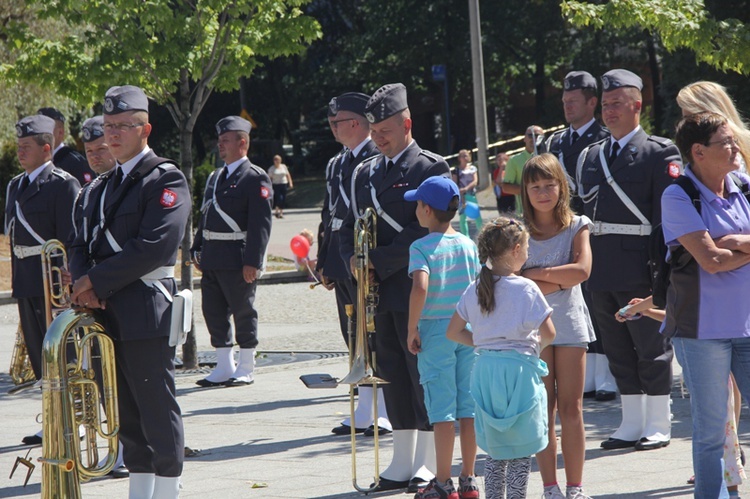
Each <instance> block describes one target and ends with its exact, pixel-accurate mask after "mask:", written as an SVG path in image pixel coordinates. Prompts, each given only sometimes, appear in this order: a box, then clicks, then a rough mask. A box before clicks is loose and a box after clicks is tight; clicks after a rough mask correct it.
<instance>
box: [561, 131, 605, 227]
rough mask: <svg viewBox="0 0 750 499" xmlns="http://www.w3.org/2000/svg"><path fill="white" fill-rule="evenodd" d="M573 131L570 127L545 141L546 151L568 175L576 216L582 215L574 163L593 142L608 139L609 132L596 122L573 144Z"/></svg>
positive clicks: (581, 202) (572, 205)
mask: <svg viewBox="0 0 750 499" xmlns="http://www.w3.org/2000/svg"><path fill="white" fill-rule="evenodd" d="M572 133H573V131H572V130H571V128H570V127H568V128H566V129H564V130H560V131H559V132H555V133H554V134H552V136H550V138H549V139H547V150H548V151H549V152H550V154H554V155H555V157H556V158H557V159H558V160H559V161H560V164H561V165H562V166H563V167H565V172H566V173H567V174H568V184H569V185H570V187H571V189H570V205H571V208H573V211H575V212H576V214H577V215H582V214H583V201H581V198H580V197H579V196H578V195H577V194H576V189H575V186H576V180H575V178H576V162H577V160H578V156H580V155H581V151H583V150H584V149H585V148H586V147H588V146H590V145H591V144H593V143H594V142H599V141H600V140H603V139H605V138H607V137H609V131H608V130H607V129H606V128H604V127H603V126H601V125H600V124H599V123H598V122H597V121H594V123H592V124H591V126H589V127H588V128H587V129H586V131H585V132H584V133H583V136H581V137H579V138H578V139H576V141H575V142H572V140H571V134H572Z"/></svg>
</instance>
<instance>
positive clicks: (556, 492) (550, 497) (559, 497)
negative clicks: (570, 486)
mask: <svg viewBox="0 0 750 499" xmlns="http://www.w3.org/2000/svg"><path fill="white" fill-rule="evenodd" d="M542 499H567V498H566V497H565V494H563V493H562V491H561V490H560V487H559V486H558V485H557V484H555V485H551V486H549V487H544V492H543V493H542Z"/></svg>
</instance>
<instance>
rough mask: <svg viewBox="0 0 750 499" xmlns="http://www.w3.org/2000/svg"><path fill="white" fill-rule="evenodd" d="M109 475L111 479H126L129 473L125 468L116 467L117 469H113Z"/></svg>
mask: <svg viewBox="0 0 750 499" xmlns="http://www.w3.org/2000/svg"><path fill="white" fill-rule="evenodd" d="M109 474H110V475H111V476H112V478H128V477H129V476H130V471H129V470H128V469H127V468H126V467H125V466H118V467H117V468H113V469H112V471H110V472H109Z"/></svg>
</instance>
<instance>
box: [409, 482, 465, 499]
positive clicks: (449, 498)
mask: <svg viewBox="0 0 750 499" xmlns="http://www.w3.org/2000/svg"><path fill="white" fill-rule="evenodd" d="M414 499H459V497H458V492H456V487H454V486H453V480H451V479H450V478H449V479H448V480H446V481H445V484H444V485H440V484H438V481H437V478H433V479H432V480H430V483H428V484H427V487H425V488H423V489H422V490H420V491H419V492H417V493H416V494H415V495H414Z"/></svg>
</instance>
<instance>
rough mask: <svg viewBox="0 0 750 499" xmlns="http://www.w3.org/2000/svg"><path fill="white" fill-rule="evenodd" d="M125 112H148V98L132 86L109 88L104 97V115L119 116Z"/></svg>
mask: <svg viewBox="0 0 750 499" xmlns="http://www.w3.org/2000/svg"><path fill="white" fill-rule="evenodd" d="M125 111H146V112H148V97H146V94H145V93H144V92H143V90H141V89H140V88H138V87H136V86H133V85H123V86H120V87H111V88H110V89H109V90H107V93H106V94H105V95H104V114H120V113H124V112H125Z"/></svg>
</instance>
